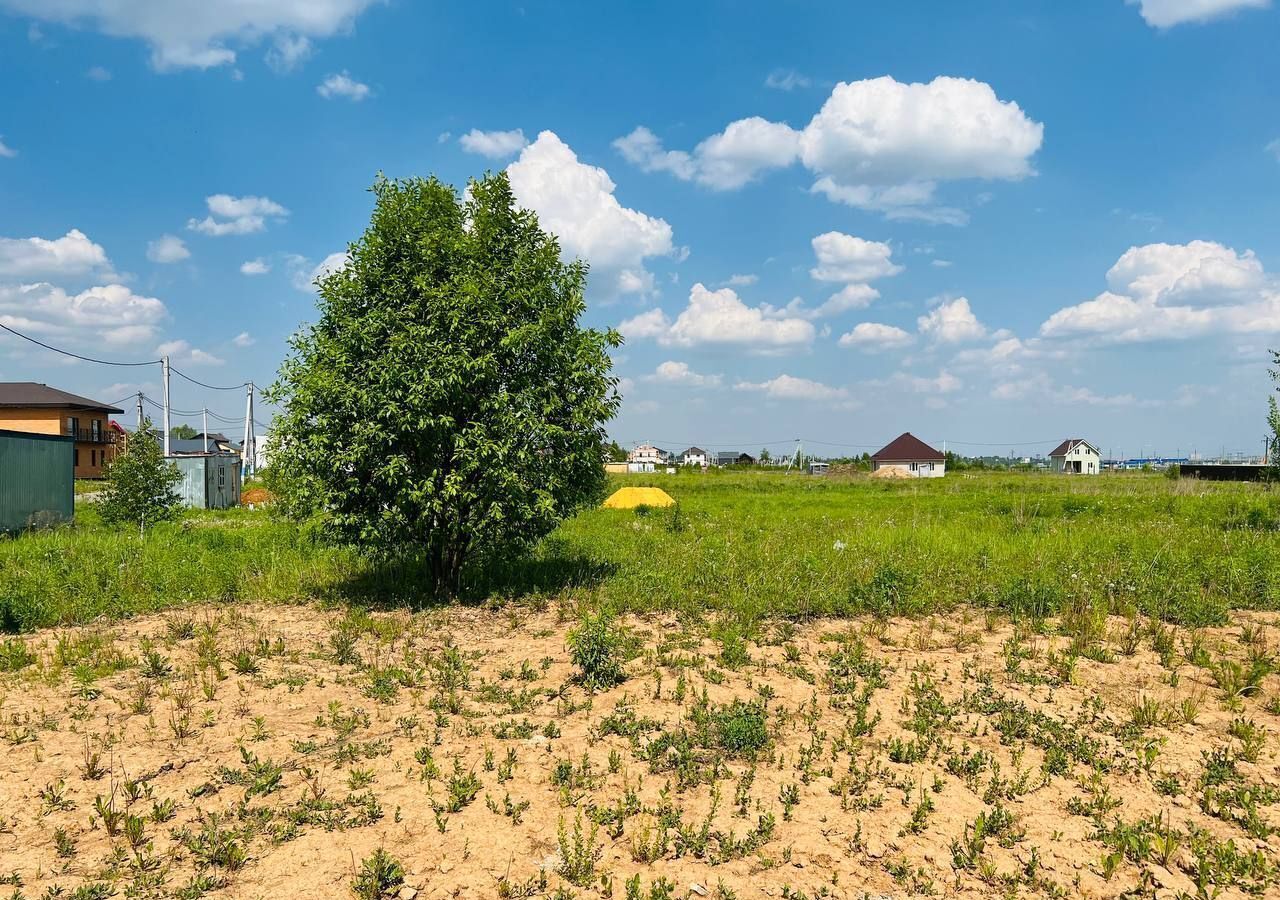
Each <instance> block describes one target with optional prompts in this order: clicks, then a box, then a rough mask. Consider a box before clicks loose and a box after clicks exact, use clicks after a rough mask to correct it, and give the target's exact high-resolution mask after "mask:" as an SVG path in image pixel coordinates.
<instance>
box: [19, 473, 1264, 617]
mask: <svg viewBox="0 0 1280 900" xmlns="http://www.w3.org/2000/svg"><path fill="white" fill-rule="evenodd" d="M615 482H616V484H615V486H616V485H617V484H621V483H629V484H654V485H657V486H659V487H662V488H664V489H666V490H667V491H668V492H669V493H671V494H672V495H673V496H674V497H675V498H676V499H677V501H679V506H678V508H676V509H674V510H672V509H668V510H640V511H627V510H607V509H595V510H589V511H587V512H584V513H583V514H581V515H579V516H578V517H577V518H575V519H573V520H571V521H569V522H566V523H565V524H564V525H563V526H562V527H561V528H560V529H558V530H557V531H556V532H555V533H554V534H553V535H551V536H550V537H549V538H548V539H546V540H545V541H544V542H543V543H542V544H541V545H540V546H539V547H538V548H537V549H536V551H535V553H534V554H533V555H532V556H531V557H529V558H527V559H519V560H500V561H496V562H493V563H491V564H490V565H488V566H485V567H483V568H478V569H475V570H473V571H471V572H469V573H468V576H467V579H466V583H467V589H466V598H465V599H468V600H478V599H484V598H499V599H501V598H506V597H517V596H527V595H537V596H543V597H552V596H560V597H565V598H567V599H570V600H572V601H575V602H577V603H579V604H580V605H582V606H584V607H586V608H599V607H605V608H609V609H611V610H614V611H628V610H630V611H638V612H645V611H654V610H677V611H680V612H681V613H684V614H686V615H688V616H692V617H702V616H705V615H706V614H707V613H708V612H713V611H714V612H719V613H723V614H727V615H729V616H731V617H733V618H735V619H737V620H739V621H741V622H751V621H754V620H757V619H760V618H767V617H789V618H798V619H802V618H812V617H818V616H838V615H846V614H854V613H862V612H872V613H877V614H886V615H887V614H908V615H913V614H921V613H927V612H933V611H941V610H947V609H950V608H952V607H955V606H957V605H961V604H974V605H978V606H988V607H995V608H999V609H1003V610H1006V611H1008V612H1011V613H1014V614H1016V615H1022V616H1027V617H1031V618H1038V617H1044V616H1049V615H1054V614H1056V613H1058V612H1061V611H1062V610H1064V609H1068V608H1070V609H1074V610H1079V609H1083V608H1089V609H1095V610H1101V611H1105V612H1116V613H1128V612H1133V611H1139V612H1143V613H1146V614H1149V615H1153V616H1157V617H1159V618H1162V619H1166V620H1170V621H1175V622H1181V623H1186V624H1209V623H1214V622H1220V621H1222V619H1223V618H1224V617H1225V615H1226V612H1227V610H1228V609H1230V608H1233V607H1247V608H1277V606H1280V532H1277V530H1276V529H1277V528H1280V493H1277V494H1272V493H1270V492H1268V491H1267V490H1266V488H1265V487H1264V486H1259V485H1235V484H1207V483H1206V484H1201V483H1193V482H1186V481H1182V482H1175V481H1169V480H1167V479H1163V478H1160V477H1158V476H1141V475H1104V476H1098V477H1094V478H1074V479H1073V478H1067V477H1061V476H1050V475H991V474H984V475H980V476H976V477H972V478H963V477H953V476H948V477H947V478H945V479H934V480H922V481H911V482H877V481H873V480H870V479H865V478H864V479H854V480H850V481H844V480H838V479H834V478H832V479H823V478H810V477H807V476H800V475H793V476H789V477H788V476H781V475H769V474H763V473H741V474H717V475H707V476H695V475H687V474H681V475H677V476H674V477H663V476H627V477H625V478H618V479H615ZM419 583H420V581H419V578H418V569H417V567H416V563H415V561H414V560H413V559H412V558H409V559H406V560H404V561H401V562H400V563H398V564H396V565H384V564H379V563H377V562H375V561H373V560H370V559H366V558H364V557H363V556H362V555H361V554H360V553H358V552H357V551H355V550H353V549H349V548H335V547H327V546H321V545H318V544H316V543H314V542H312V541H311V540H310V539H309V538H308V536H307V533H306V532H305V530H303V529H300V528H298V527H297V526H295V525H293V524H290V523H287V522H283V521H279V520H277V519H275V518H273V517H272V516H271V515H270V514H268V513H265V512H263V511H261V510H255V511H250V510H232V511H227V512H206V513H198V514H191V515H190V516H189V517H188V518H186V519H185V520H184V521H183V522H181V523H176V524H170V525H163V526H159V527H157V528H155V529H153V530H151V531H150V532H149V533H148V534H147V535H146V536H145V537H143V538H139V537H138V536H137V535H136V533H132V532H130V531H129V530H127V529H126V530H114V529H111V528H108V527H107V526H105V525H103V524H101V523H100V522H99V521H97V520H96V519H95V517H94V514H93V512H92V508H91V507H90V508H88V509H86V510H85V511H83V512H81V513H80V514H78V516H77V524H76V525H75V526H74V527H70V528H63V529H58V530H53V531H48V532H40V533H32V534H26V535H22V536H20V537H18V538H15V539H12V540H0V629H3V630H9V631H14V630H27V629H31V628H36V627H41V626H47V625H52V624H59V623H71V622H83V621H88V620H90V619H94V618H97V617H100V616H105V617H119V616H124V615H129V614H132V613H137V612H144V611H151V610H157V609H161V608H164V607H167V606H172V605H175V604H182V603H188V602H207V601H215V602H235V601H239V600H267V601H294V600H304V599H320V600H327V601H336V602H344V601H346V602H357V603H362V604H384V605H408V606H413V605H417V604H419V603H423V602H427V598H426V595H425V594H424V593H423V592H421V591H420V590H419V589H418V584H419Z"/></svg>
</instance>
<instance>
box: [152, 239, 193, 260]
mask: <svg viewBox="0 0 1280 900" xmlns="http://www.w3.org/2000/svg"><path fill="white" fill-rule="evenodd" d="M190 256H191V251H190V250H188V249H187V245H186V244H185V243H183V241H182V238H180V237H177V236H175V235H172V234H162V235H160V237H158V238H156V239H155V240H154V241H150V242H149V243H148V244H147V259H149V260H151V261H152V262H154V263H176V262H181V261H182V260H184V259H188V258H190Z"/></svg>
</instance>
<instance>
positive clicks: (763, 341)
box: [619, 283, 815, 352]
mask: <svg viewBox="0 0 1280 900" xmlns="http://www.w3.org/2000/svg"><path fill="white" fill-rule="evenodd" d="M767 312H768V309H767V307H758V306H748V305H747V304H745V303H743V302H742V300H741V299H740V298H739V297H738V295H737V293H735V292H734V290H733V289H732V288H721V289H720V290H718V291H713V290H710V289H708V288H707V287H706V286H704V285H703V284H701V283H698V284H695V285H694V286H693V288H692V289H691V290H690V292H689V304H688V306H686V307H685V308H684V310H682V311H681V313H680V315H678V316H677V317H676V318H675V320H674V321H670V320H668V319H667V317H666V314H665V313H662V312H661V311H660V310H657V311H653V310H651V311H650V312H649V313H646V314H644V315H642V316H639V317H637V318H636V319H631V320H629V321H627V322H624V323H623V324H622V325H621V326H619V328H620V330H621V331H622V333H623V334H625V335H628V336H637V337H638V336H641V335H642V334H643V336H652V337H656V338H657V340H658V343H660V344H663V345H666V346H676V347H696V346H700V345H717V344H720V345H737V346H741V347H747V348H750V349H753V350H757V351H761V352H778V351H782V350H787V349H794V348H798V347H805V346H808V345H809V344H811V343H813V339H814V336H815V332H814V327H813V324H812V323H811V322H809V321H807V320H805V319H802V318H797V317H771V316H770V315H768V314H767Z"/></svg>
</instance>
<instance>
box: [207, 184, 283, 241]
mask: <svg viewBox="0 0 1280 900" xmlns="http://www.w3.org/2000/svg"><path fill="white" fill-rule="evenodd" d="M205 204H206V205H207V206H208V208H209V215H208V216H206V217H205V218H203V219H188V220H187V228H188V229H189V230H191V231H198V232H200V233H201V234H207V235H210V236H211V237H223V236H225V235H228V234H253V233H254V232H257V231H262V230H263V229H265V228H266V227H267V220H268V219H272V220H275V221H279V220H281V219H284V218H286V217H287V216H288V215H289V210H287V209H285V208H284V207H283V206H281V205H280V204H279V203H276V202H275V201H274V200H272V199H271V198H270V197H254V196H248V197H232V196H231V195H230V194H212V195H210V196H208V197H205Z"/></svg>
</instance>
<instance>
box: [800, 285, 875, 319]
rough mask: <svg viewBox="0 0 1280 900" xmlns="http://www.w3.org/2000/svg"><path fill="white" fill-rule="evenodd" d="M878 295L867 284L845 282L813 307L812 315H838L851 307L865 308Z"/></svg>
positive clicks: (816, 316)
mask: <svg viewBox="0 0 1280 900" xmlns="http://www.w3.org/2000/svg"><path fill="white" fill-rule="evenodd" d="M879 296H880V292H879V291H877V290H876V289H875V288H873V287H872V286H871V285H869V284H846V285H845V286H844V287H842V288H841V289H840V290H838V291H836V292H835V293H834V294H832V295H831V296H830V297H828V298H827V301H826V302H825V303H823V304H822V305H821V306H819V307H818V308H817V309H815V310H814V311H813V316H814V318H822V317H824V316H838V315H840V313H843V312H848V311H849V310H851V309H866V308H867V307H868V306H870V305H871V304H872V302H873V301H874V300H875V299H876V298H877V297H879Z"/></svg>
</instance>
